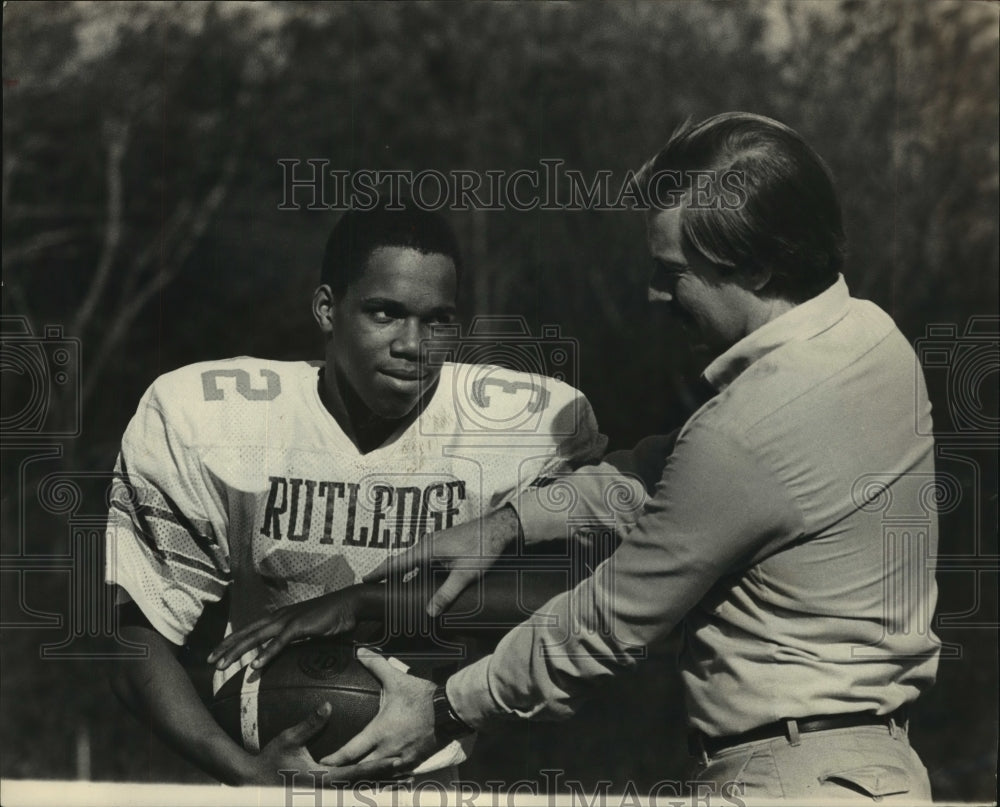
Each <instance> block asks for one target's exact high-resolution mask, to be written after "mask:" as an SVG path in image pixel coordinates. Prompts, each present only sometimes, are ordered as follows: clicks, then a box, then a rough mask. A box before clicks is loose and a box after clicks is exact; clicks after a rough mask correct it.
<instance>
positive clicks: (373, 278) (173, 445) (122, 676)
mask: <svg viewBox="0 0 1000 807" xmlns="http://www.w3.org/2000/svg"><path fill="white" fill-rule="evenodd" d="M461 267H462V263H461V259H460V256H459V250H458V246H457V243H456V239H455V236H454V233H453V231H452V230H451V228H450V227H449V225H448V224H447V222H446V221H445V220H444V219H443V218H441V217H440V216H439V215H437V214H434V213H430V212H427V211H423V210H419V209H415V208H412V207H406V206H403V209H391V208H390V207H389V206H387V205H385V204H384V203H383V204H382V205H380V206H379V207H377V208H376V209H374V210H371V211H357V210H354V211H349V212H348V213H346V214H345V215H344V216H342V217H341V219H340V220H339V221H338V223H337V224H336V226H335V227H334V228H333V231H332V232H331V234H330V237H329V239H328V242H327V245H326V251H325V254H324V258H323V266H322V273H321V284H320V286H319V288H318V289H317V290H316V292H315V294H314V296H313V301H312V310H313V314H314V316H315V319H316V321H317V323H318V325H319V328H320V331H321V332H322V334H323V339H324V344H325V362H308V361H300V362H279V361H269V360H262V359H254V358H248V357H241V358H236V359H230V360H226V361H211V362H204V363H201V364H195V365H191V366H188V367H183V368H181V369H179V370H176V371H174V372H171V373H168V374H166V375H164V376H161V377H160V378H158V379H157V380H156V381H155V382H154V383H153V384H152V386H151V387H150V388H149V390H148V391H147V392H146V394H145V395H144V396H143V398H142V400H141V401H140V403H139V407H138V410H137V412H136V414H135V416H134V417H133V419H132V421H131V423H130V424H129V426H128V428H127V430H126V431H125V434H124V437H123V439H122V445H121V453H120V455H119V458H118V462H117V465H116V477H117V478H116V483H115V487H114V490H113V494H112V501H111V509H110V515H109V522H108V553H107V578H108V581H109V583H111V584H113V585H115V586H116V587H117V592H118V598H119V599H118V601H119V603H120V606H119V620H120V626H121V628H120V635H121V636H122V637H123V638H124V639H126V640H128V641H132V642H140V643H143V644H145V645H146V646H147V647H148V648H149V653H148V657H147V658H146V659H144V660H141V661H121V662H119V663H118V665H117V667H116V669H115V673H114V675H113V680H112V684H113V688H114V690H115V692H116V694H117V695H118V696H119V698H120V699H121V700H122V701H123V702H124V703H125V704H126V705H127V706H128V707H129V708H130V709H131V710H132V711H133V712H134V713H135V714H137V715H138V716H140V717H142V718H143V719H145V720H149V721H150V723H151V724H152V726H153V728H154V730H155V731H156V732H157V733H158V734H159V736H161V737H162V738H163V739H164V740H165V741H166V742H167V743H168V744H169V745H170V746H171V747H173V748H174V749H176V750H177V751H178V752H179V753H181V754H182V755H184V756H185V757H187V758H188V759H190V760H191V761H193V762H194V763H195V764H196V765H198V766H199V767H200V768H202V769H203V770H205V771H207V772H208V773H210V774H212V775H214V776H215V777H217V778H218V779H220V780H221V781H223V782H227V783H233V784H241V783H260V784H281V783H282V779H281V777H280V776H279V771H280V770H289V769H290V770H309V771H322V772H324V773H325V774H327V775H328V776H329V777H330V778H331V779H336V778H337V775H338V769H335V768H331V767H329V766H325V765H323V764H321V762H320V761H317V760H314V759H313V758H312V757H311V756H310V754H309V752H308V751H307V750H306V749H305V742H306V741H307V740H308V739H309V738H310V737H311V736H313V735H314V734H315V733H316V732H317V731H319V730H320V729H321V728H322V726H323V724H324V722H325V720H326V719H327V717H328V714H329V712H328V710H327V711H325V712H324V713H318V714H316V715H314V716H313V717H311V718H309V719H308V720H306V721H304V722H303V723H301V724H299V725H297V726H295V727H294V728H292V729H290V730H289V731H286V732H284V733H283V734H281V735H279V736H278V737H277V738H275V739H274V740H272V741H271V742H270V743H268V744H266V745H265V746H264V747H263V748H261V749H260V750H259V752H257V753H253V752H252V751H247V750H246V749H244V748H243V747H241V746H240V745H238V744H237V743H236V742H234V741H233V740H232V739H230V737H229V736H227V734H226V733H225V732H224V731H223V730H222V729H221V728H220V727H219V725H218V724H217V723H216V722H215V721H214V720H213V718H212V716H211V715H210V713H209V712H208V710H207V709H206V707H205V706H204V705H203V703H202V701H201V699H200V698H199V696H198V695H197V693H196V690H195V688H194V687H193V685H192V683H191V681H190V679H189V677H188V675H187V674H186V673H185V671H184V669H183V667H182V666H181V664H180V662H179V660H178V652H179V649H180V648H181V646H182V645H183V644H184V643H185V640H186V638H187V637H188V636H189V634H190V633H191V631H192V630H193V628H194V626H195V623H196V622H197V621H198V619H199V616H200V615H201V614H202V612H203V609H204V608H205V606H206V604H208V603H211V602H216V601H218V600H220V598H222V596H223V594H224V592H226V590H227V589H228V591H229V595H230V597H229V602H230V605H229V615H228V616H229V630H230V631H233V630H240V629H246V628H248V627H250V628H252V627H253V626H254V625H255V624H260V623H261V619H262V618H263V617H265V616H266V615H268V614H274V613H277V614H278V615H279V616H280V620H279V622H280V627H281V632H282V636H281V641H280V642H277V643H275V644H274V647H273V648H269V649H268V650H265V653H268V652H270V653H271V655H273V654H274V652H275V650H276V649H277V648H278V647H279V646H280V645H282V644H284V643H285V642H287V640H288V639H289V638H292V637H293V636H294V635H307V634H311V633H316V632H326V633H334V632H346V631H350V630H351V629H352V628H354V627H355V626H356V625H357V624H358V623H359V622H362V621H365V620H372V619H374V620H380V619H383V618H384V617H385V615H386V614H387V613H388V612H389V611H388V609H389V606H391V605H397V606H398V603H395V604H394V603H390V602H387V599H389V598H392V597H403V596H411V594H412V596H414V597H415V599H417V600H419V599H420V594H419V591H418V590H417V587H411V589H410V592H411V593H410V594H407V593H404V589H403V588H397V589H394V588H391V587H387V586H382V585H371V584H368V585H362V584H361V583H360V581H361V578H362V576H363V575H365V574H366V573H368V572H370V571H371V570H372V569H374V568H375V567H376V566H378V564H379V563H380V562H382V561H384V560H385V559H386V557H387V555H390V554H393V553H395V552H397V551H402V550H404V549H406V548H407V547H409V546H412V545H413V544H414V542H416V541H419V540H420V537H421V536H422V535H424V534H426V533H430V532H433V531H435V530H440V529H445V528H447V527H450V526H453V525H456V524H459V523H462V522H466V521H470V520H473V519H478V518H479V517H481V516H483V515H484V514H486V513H488V512H492V511H496V510H498V509H500V508H503V507H504V506H505V505H506V504H507V503H508V502H510V501H511V500H512V499H514V497H515V496H516V495H517V494H518V492H519V491H521V490H523V489H525V488H526V487H527V486H529V485H530V484H532V483H534V482H537V481H538V480H539V479H541V478H544V477H546V476H547V475H550V474H553V473H555V472H557V471H558V470H561V469H564V468H565V467H566V466H567V465H569V464H576V463H579V462H583V461H585V460H588V459H591V458H594V457H597V456H599V455H600V453H601V451H602V449H603V447H604V446H603V443H604V440H603V437H602V436H601V435H600V434H599V433H598V431H597V428H596V423H595V421H594V417H593V414H592V412H591V409H590V407H589V405H588V403H587V401H586V400H585V398H583V396H582V395H581V394H580V393H578V392H577V391H576V390H575V389H573V388H572V387H570V386H568V385H566V384H563V383H560V382H558V381H555V380H553V379H551V378H548V377H545V376H542V375H539V374H534V373H531V374H529V373H519V372H513V371H510V370H505V369H501V368H499V367H495V366H490V365H481V364H462V363H447V362H445V363H437V364H431V363H430V362H428V361H424V360H423V359H422V355H421V342H422V341H423V340H427V339H428V338H429V337H431V336H432V331H433V328H434V326H436V325H438V324H442V323H449V322H451V321H452V319H453V317H454V316H455V307H456V294H457V289H458V279H459V274H460V271H461ZM424 588H426V587H424ZM414 592H415V593H414ZM485 596H486V597H487V599H492V600H494V601H496V600H497V599H500V600H502V602H500V603H499V604H500V605H501V606H502V607H505V608H506V609H507V610H509V611H512V612H513V611H516V610H517V608H518V607H519V603H518V602H517V601H516V598H515V597H511V596H510V595H509V591H504V592H499V593H491V591H490V589H489V587H487V589H486V595H485ZM541 596H542V597H543V598H542V599H539V598H535V599H537V600H538V602H537V603H535V604H538V605H540V604H541V602H544V598H547V594H543V595H541ZM416 609H419V611H420V612H422V611H423V604H420V605H419V606H416V607H415V610H414V613H416V612H417V610H416ZM316 613H321V614H323V615H324V618H325V619H327V620H329V619H330V614H331V613H333V614H335V615H336V619H335V621H336V625H335V626H334V629H333V630H331V629H330V628H329V624H328V623H327V624H326V628H325V630H324V631H316V630H315V629H314V626H313V625H311V624H310V615H311V614H316ZM514 615H515V616H517V614H514ZM520 616H522V617H523V616H524V614H523V613H522V614H520ZM266 624H269V625H270V624H275V623H274V621H273V620H272V621H270V622H267V623H266ZM227 632H228V631H227ZM245 634H246V630H244V631H243V633H242V634H240V635H241V636H242V635H245ZM256 639H259V636H257V637H256V638H255V641H254V642H252V643H251V644H254V645H255V644H256ZM248 649H250V644H248V643H246V642H243V643H240V642H234V641H233V640H230V641H229V642H228V643H224V644H223V645H222V646H221V647H220V648H219V649H218V650H217V651H215V652H214V653H213V654H212V655H211V656H210V657H209V660H210V661H211V662H212V663H214V664H215V666H216V668H217V671H216V680H215V682H214V684H215V688H216V689H218V687H219V686H221V684H222V683H223V681H225V680H226V678H227V676H229V675H232V674H235V672H236V671H238V670H239V669H240V668H241V666H242V664H243V663H246V662H247V661H249V660H250V659H251V658H252V655H247V656H246V657H244V658H243V659H242V661H241V659H240V656H241V655H242V654H243V651H244V650H248ZM264 660H266V657H265V659H264ZM258 663H259V662H258ZM452 761H455V759H454V758H453V759H448V760H445V761H444V762H443V763H442V764H449V763H450V762H452ZM386 771H387V768H386V766H385V763H379V764H376V765H372V766H368V767H364V768H363V769H362V770H361V771H354V773H355V774H358V773H362V774H364V775H365V776H366V777H368V776H371V777H374V776H378V775H380V774H382V773H385V772H386Z"/></svg>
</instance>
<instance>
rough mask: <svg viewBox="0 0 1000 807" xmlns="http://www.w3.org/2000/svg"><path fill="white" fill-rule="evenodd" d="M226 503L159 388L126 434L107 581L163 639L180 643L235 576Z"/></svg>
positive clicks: (114, 504) (112, 511)
mask: <svg viewBox="0 0 1000 807" xmlns="http://www.w3.org/2000/svg"><path fill="white" fill-rule="evenodd" d="M222 511H223V504H222V502H221V501H220V497H219V495H218V493H217V492H216V491H215V489H214V486H213V485H212V483H211V479H210V474H209V473H208V471H207V469H205V468H204V467H203V466H202V464H201V462H200V459H199V457H198V454H197V452H196V451H194V450H193V449H192V448H191V447H190V446H189V445H188V444H187V443H186V442H185V440H184V439H182V437H181V436H180V435H179V434H178V432H177V431H176V430H175V429H174V428H172V427H171V425H170V423H169V422H168V420H167V418H166V416H165V415H164V413H163V410H162V408H161V407H160V405H159V402H158V400H157V396H156V394H155V392H154V389H152V388H151V389H150V390H149V391H148V392H147V393H146V395H145V396H144V397H143V400H142V402H141V403H140V405H139V409H138V411H137V412H136V414H135V416H134V417H133V418H132V421H131V422H130V423H129V426H128V428H127V429H126V431H125V435H124V437H123V438H122V446H121V452H120V453H119V455H118V460H117V462H116V464H115V474H114V482H113V485H112V492H111V500H110V510H109V513H108V526H107V533H106V546H107V552H106V560H105V564H106V579H107V582H108V583H110V584H115V585H117V586H119V587H120V588H121V589H124V591H125V592H126V593H127V594H128V597H129V598H131V599H132V600H133V601H134V602H135V603H136V604H137V605H138V606H139V608H140V609H141V610H142V612H143V614H144V615H145V616H146V618H147V619H148V620H149V621H150V623H151V624H152V625H153V627H155V628H156V629H157V630H158V631H159V632H160V633H161V634H162V635H163V636H164V637H165V638H167V639H168V640H169V641H171V642H173V643H175V644H182V643H183V642H184V639H185V637H186V636H187V635H188V634H189V633H190V632H191V630H192V629H193V628H194V625H195V623H196V622H197V620H198V617H199V616H200V615H201V612H202V610H203V609H204V606H205V604H206V603H208V602H215V601H217V600H219V599H220V598H221V597H222V594H223V592H224V591H225V588H226V586H227V585H228V584H229V582H230V567H229V549H228V545H227V542H226V536H225V534H224V529H219V528H218V525H220V523H222V521H221V518H220V514H221V513H222Z"/></svg>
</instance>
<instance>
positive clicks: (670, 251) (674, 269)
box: [646, 207, 750, 352]
mask: <svg viewBox="0 0 1000 807" xmlns="http://www.w3.org/2000/svg"><path fill="white" fill-rule="evenodd" d="M682 210H683V208H681V207H675V208H671V209H669V210H660V211H652V212H651V213H649V214H648V215H647V217H646V234H647V241H648V244H649V251H650V254H651V255H652V257H653V263H654V267H653V272H652V276H651V277H650V281H649V300H650V302H654V303H663V304H665V305H668V306H669V308H670V312H671V314H672V315H673V316H675V317H676V318H677V319H678V320H679V321H680V322H681V324H682V325H683V326H684V328H685V330H686V331H688V333H689V334H690V335H691V337H692V338H693V339H694V340H695V342H697V343H700V344H704V345H707V346H708V347H709V348H711V349H713V350H715V351H718V352H721V351H723V350H725V349H726V348H728V347H730V346H731V345H733V344H735V343H736V342H738V341H739V340H740V339H742V338H743V337H744V336H746V334H747V333H749V330H750V329H749V327H748V314H749V308H748V302H749V299H748V297H747V295H748V294H749V292H748V291H747V290H746V289H744V288H743V287H742V286H740V285H739V284H738V283H736V282H734V281H733V280H731V279H729V278H727V277H726V276H725V275H723V274H722V273H721V272H720V271H719V269H718V267H716V266H715V265H714V264H713V263H712V262H711V261H709V260H708V259H707V258H705V256H704V255H702V254H701V253H700V252H698V250H697V249H695V248H694V247H693V246H692V245H690V244H689V243H688V242H687V239H686V238H684V235H683V233H682V231H681V215H682Z"/></svg>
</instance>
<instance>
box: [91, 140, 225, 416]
mask: <svg viewBox="0 0 1000 807" xmlns="http://www.w3.org/2000/svg"><path fill="white" fill-rule="evenodd" d="M241 154H242V143H240V144H239V146H238V147H236V148H234V149H233V150H231V151H230V154H229V157H228V158H227V159H226V162H225V165H224V166H223V170H222V172H221V174H220V175H219V178H218V180H217V181H216V183H215V185H214V186H213V187H212V189H211V190H210V191H209V192H208V193H207V194H206V195H205V196H204V197H203V199H202V202H201V204H200V205H199V206H198V209H197V211H196V212H195V213H194V215H193V216H192V215H191V214H190V208H191V204H190V202H188V201H185V202H184V203H182V204H181V206H180V207H179V208H178V210H177V211H176V212H175V215H174V216H172V217H171V224H170V225H168V228H167V229H168V230H171V231H173V232H171V233H165V234H164V239H163V240H161V241H160V242H159V243H161V244H162V243H164V241H165V240H166V238H167V237H168V236H173V234H174V233H176V232H178V231H179V229H180V227H179V224H180V223H181V222H184V221H191V225H190V228H188V229H187V232H186V233H185V234H184V236H183V238H181V239H180V240H175V239H174V238H173V237H171V239H170V240H171V241H174V242H175V243H176V244H177V246H176V247H175V248H173V250H172V252H173V254H171V255H167V254H166V250H164V256H165V257H164V261H163V263H162V264H161V266H160V271H159V272H157V273H156V274H154V275H152V276H151V277H150V278H149V280H148V281H147V282H146V283H145V284H144V285H143V286H142V287H141V288H139V289H138V291H135V293H134V296H133V295H129V296H128V297H124V298H123V302H122V308H121V309H120V310H119V312H118V315H117V316H116V318H115V321H114V323H113V324H112V325H111V327H110V328H109V329H108V330H107V331H106V333H105V335H104V338H103V339H102V340H101V344H100V346H99V347H98V349H97V351H96V353H95V354H94V358H93V360H92V361H91V362H89V364H88V366H87V368H86V371H87V373H86V378H85V379H84V381H83V389H82V391H81V400H82V402H83V405H84V406H86V403H87V401H89V400H90V398H91V397H92V396H93V394H94V392H95V391H96V389H97V382H98V380H99V379H100V378H101V375H102V373H103V371H104V367H105V365H107V363H108V361H109V360H110V359H111V357H112V356H113V355H114V354H115V351H116V350H117V348H118V347H119V345H120V344H121V342H122V340H123V339H124V338H125V336H126V335H127V334H128V329H129V327H130V326H131V325H132V322H133V321H134V320H135V319H136V317H138V316H139V314H140V313H141V312H142V310H143V308H145V306H146V304H147V303H148V302H149V301H150V299H152V298H153V296H155V295H156V294H157V293H158V292H159V291H161V290H162V289H163V288H165V287H166V286H167V285H168V284H170V283H171V282H172V281H173V280H174V278H176V277H177V275H178V274H179V273H180V271H181V269H182V268H183V267H184V264H185V262H186V261H187V259H188V258H189V257H190V255H191V253H192V252H193V251H194V248H195V247H196V246H197V244H198V242H199V241H200V240H201V238H202V236H203V235H204V234H205V232H206V230H207V229H208V226H209V223H210V222H211V221H212V220H213V219H214V217H215V214H216V213H217V212H218V209H219V207H220V205H221V204H222V202H223V200H224V199H225V198H226V194H227V193H228V192H229V188H230V186H231V185H232V181H233V178H234V176H235V175H236V168H237V166H238V165H239V161H240V156H241ZM155 246H156V244H155V243H154V245H153V246H152V247H151V248H150V249H148V250H145V251H144V252H143V254H142V255H141V256H140V258H139V259H138V260H139V261H144V262H145V261H148V260H149V258H150V257H151V256H152V254H153V253H154V252H155V248H154V247H155ZM165 246H168V245H166V244H165ZM147 256H148V257H147ZM138 276H139V273H132V274H130V278H131V277H138ZM133 286H134V284H133Z"/></svg>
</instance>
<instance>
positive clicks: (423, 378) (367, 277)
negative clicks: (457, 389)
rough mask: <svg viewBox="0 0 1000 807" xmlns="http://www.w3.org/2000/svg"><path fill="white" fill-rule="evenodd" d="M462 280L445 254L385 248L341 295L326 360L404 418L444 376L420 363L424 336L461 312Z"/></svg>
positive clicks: (372, 401)
mask: <svg viewBox="0 0 1000 807" xmlns="http://www.w3.org/2000/svg"><path fill="white" fill-rule="evenodd" d="M457 285H458V284H457V278H456V272H455V264H454V262H453V261H452V260H451V258H449V257H446V256H445V255H439V254H430V255H425V254H423V253H420V252H418V251H417V250H415V249H410V248H407V247H379V248H378V249H376V250H374V251H373V252H372V254H371V255H370V256H369V258H368V264H367V266H366V268H365V271H364V273H363V274H362V275H361V276H360V277H359V278H357V279H356V280H355V281H354V282H352V283H351V284H350V285H349V286H348V287H347V289H346V290H345V291H344V292H343V293H342V294H341V295H339V296H338V297H337V298H336V299H335V301H334V304H333V307H332V329H331V338H330V340H329V342H328V346H327V356H326V360H327V365H328V366H330V365H332V366H335V367H336V368H337V369H338V370H339V371H340V374H341V376H342V377H343V378H344V379H346V380H347V382H348V383H349V384H350V385H351V387H352V388H353V390H354V392H355V393H356V394H357V396H358V397H359V398H360V399H361V401H362V402H363V403H364V404H365V405H366V406H367V407H368V408H369V409H370V410H371V411H372V412H374V413H375V414H377V415H378V416H379V417H382V418H386V419H397V418H402V417H404V416H405V415H407V414H408V413H409V412H410V411H411V410H412V409H413V407H414V406H416V404H417V402H418V400H419V399H420V395H421V393H422V392H424V391H426V390H427V389H428V388H429V387H431V386H432V385H433V384H434V382H435V381H436V380H437V377H438V375H439V374H440V372H441V371H440V368H439V367H437V368H435V367H430V366H428V365H426V364H421V363H420V341H421V340H422V339H426V338H428V337H429V336H430V335H431V327H432V326H433V325H435V324H438V323H442V322H449V321H450V320H451V319H452V318H453V317H454V315H455V296H456V293H457Z"/></svg>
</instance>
